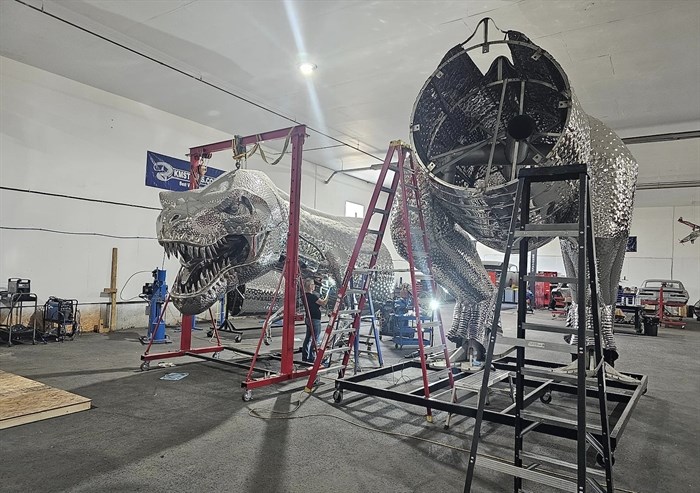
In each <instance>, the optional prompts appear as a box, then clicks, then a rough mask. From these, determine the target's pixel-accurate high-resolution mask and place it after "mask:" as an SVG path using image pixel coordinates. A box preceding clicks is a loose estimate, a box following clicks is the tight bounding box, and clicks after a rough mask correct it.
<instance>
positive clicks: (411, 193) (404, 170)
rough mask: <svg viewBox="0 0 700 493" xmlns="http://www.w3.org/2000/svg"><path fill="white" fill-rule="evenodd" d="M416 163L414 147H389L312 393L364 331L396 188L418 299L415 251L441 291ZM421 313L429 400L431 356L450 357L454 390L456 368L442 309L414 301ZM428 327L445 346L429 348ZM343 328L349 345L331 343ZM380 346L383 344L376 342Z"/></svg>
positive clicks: (338, 395)
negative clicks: (331, 360) (428, 310)
mask: <svg viewBox="0 0 700 493" xmlns="http://www.w3.org/2000/svg"><path fill="white" fill-rule="evenodd" d="M394 155H397V157H398V161H397V164H392V159H393V158H394ZM416 167H417V163H416V162H415V160H414V158H413V153H412V151H411V149H410V147H409V146H408V145H407V144H405V143H404V142H402V141H400V140H399V141H392V142H391V144H390V145H389V150H388V151H387V154H386V158H385V159H384V164H383V166H382V169H381V171H380V173H379V178H378V179H377V185H376V187H375V189H374V192H373V194H372V198H371V200H370V203H369V206H368V208H367V211H368V214H367V215H366V216H365V218H364V221H363V223H362V227H361V229H360V234H359V236H358V239H357V242H356V243H355V248H354V249H353V252H352V254H351V256H350V261H349V263H348V267H347V270H346V272H345V276H344V278H343V282H342V284H341V286H340V289H339V292H338V299H337V301H336V304H335V306H334V307H333V311H332V312H331V315H330V318H329V321H328V325H327V327H326V330H325V332H324V335H323V339H322V341H321V343H320V345H319V349H318V352H317V355H316V359H315V360H314V367H313V369H312V371H311V373H310V375H309V380H308V383H307V385H306V388H305V390H306V391H307V392H311V390H312V389H313V387H314V385H315V383H316V379H317V376H318V375H319V374H322V373H332V372H336V371H337V374H338V378H343V376H344V375H345V370H346V368H347V366H348V363H349V359H350V352H351V349H352V348H354V347H355V340H356V338H357V336H358V334H359V328H360V322H361V316H362V310H363V309H364V307H365V304H366V303H367V302H368V301H369V298H370V297H369V287H370V283H371V280H372V277H373V275H374V274H375V273H376V272H377V268H376V264H377V257H378V253H379V249H380V247H381V245H382V239H383V238H384V233H385V232H386V230H387V227H388V225H389V215H390V212H391V207H392V205H393V203H394V198H395V196H396V191H397V189H398V187H399V186H401V190H402V192H403V193H402V195H401V197H402V200H401V202H400V203H399V204H398V206H399V207H401V208H402V210H401V212H402V217H403V221H404V224H403V226H404V228H405V231H406V243H407V245H406V246H407V253H408V259H409V271H410V274H411V287H412V294H413V299H414V300H418V285H417V280H416V278H417V275H418V274H417V272H416V265H415V260H414V258H415V257H414V255H415V256H416V257H419V256H421V257H423V260H425V262H424V265H425V266H427V270H428V272H427V273H425V274H426V276H424V278H425V279H427V280H428V285H429V288H430V290H431V292H432V293H437V284H436V282H435V279H434V277H433V275H432V264H431V262H430V257H429V256H428V255H427V252H429V251H430V249H429V245H428V238H427V236H426V235H425V220H424V218H423V212H422V210H421V198H420V194H419V189H418V177H417V168H416ZM390 171H391V172H392V173H393V177H392V178H391V186H389V187H385V186H384V183H385V180H386V179H387V175H388V173H389V172H390ZM381 195H384V196H385V199H384V200H383V202H384V205H383V207H377V204H378V202H380V196H381ZM409 211H410V212H414V213H416V214H417V215H418V223H417V224H412V223H411V221H410V219H409V217H410V216H409ZM375 217H377V218H380V224H379V226H378V227H370V223H371V221H372V219H373V218H375ZM415 233H418V234H419V235H420V236H421V239H420V240H419V242H417V243H418V248H417V249H415V248H414V239H413V236H414V234H415ZM368 235H374V243H373V245H374V246H373V248H372V250H371V251H370V252H369V253H370V257H369V258H370V260H369V262H368V265H367V266H359V265H358V258H359V256H360V252H361V251H362V252H363V253H365V249H364V246H363V245H364V242H365V238H366V237H367V236H368ZM358 275H359V276H361V279H362V282H361V283H360V284H361V286H360V287H359V288H356V287H351V286H353V284H352V281H353V279H356V278H357V277H356V276H358ZM349 294H355V295H358V296H359V299H358V301H357V304H356V306H354V307H352V308H350V309H345V307H344V306H343V303H344V300H346V296H347V295H349ZM414 309H415V312H416V319H417V324H416V331H417V335H418V340H419V358H420V363H421V374H422V380H423V394H424V397H425V399H426V401H429V399H430V385H429V381H428V361H429V358H430V359H435V358H437V357H438V353H439V354H441V357H442V358H444V360H445V361H446V367H447V371H448V374H449V383H450V390H451V388H452V386H453V384H454V379H453V374H452V369H451V367H450V360H449V353H448V351H447V339H446V338H445V333H444V330H443V327H442V319H441V317H440V314H439V311H437V310H436V316H435V320H434V321H433V322H423V321H422V320H421V316H420V306H419V304H418V303H417V302H416V303H415V306H414ZM344 314H351V315H352V316H353V323H352V327H349V328H341V327H336V321H337V320H338V317H339V316H341V315H344ZM427 327H436V328H438V332H439V334H440V345H439V346H437V347H436V346H434V347H432V348H426V347H425V344H424V343H423V329H424V328H427ZM339 332H347V333H348V335H349V338H348V345H347V346H342V347H340V348H331V347H330V344H331V341H332V340H333V338H334V337H335V336H336V335H338V333H339ZM374 334H375V337H376V339H377V342H379V341H378V339H379V335H378V332H377V330H376V327H375V329H374ZM377 346H378V345H377ZM333 352H338V353H342V355H343V358H342V361H340V363H339V364H330V365H328V366H327V367H323V368H322V361H323V360H324V355H327V354H329V353H333ZM342 398H343V394H342V389H339V388H336V390H335V392H334V393H333V399H334V400H335V401H336V402H337V403H339V402H341V401H342ZM426 409H427V419H428V421H432V411H431V409H430V405H429V403H428V404H427V405H426Z"/></svg>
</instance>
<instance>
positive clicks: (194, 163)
mask: <svg viewBox="0 0 700 493" xmlns="http://www.w3.org/2000/svg"><path fill="white" fill-rule="evenodd" d="M200 157H201V154H196V153H193V152H192V151H190V190H195V189H197V188H199V158H200Z"/></svg>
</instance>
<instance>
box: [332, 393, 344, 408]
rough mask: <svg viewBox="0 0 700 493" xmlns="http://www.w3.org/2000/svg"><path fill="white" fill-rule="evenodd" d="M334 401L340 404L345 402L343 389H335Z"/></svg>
mask: <svg viewBox="0 0 700 493" xmlns="http://www.w3.org/2000/svg"><path fill="white" fill-rule="evenodd" d="M333 402H335V403H336V404H340V403H341V402H343V391H342V390H340V389H336V390H334V391H333Z"/></svg>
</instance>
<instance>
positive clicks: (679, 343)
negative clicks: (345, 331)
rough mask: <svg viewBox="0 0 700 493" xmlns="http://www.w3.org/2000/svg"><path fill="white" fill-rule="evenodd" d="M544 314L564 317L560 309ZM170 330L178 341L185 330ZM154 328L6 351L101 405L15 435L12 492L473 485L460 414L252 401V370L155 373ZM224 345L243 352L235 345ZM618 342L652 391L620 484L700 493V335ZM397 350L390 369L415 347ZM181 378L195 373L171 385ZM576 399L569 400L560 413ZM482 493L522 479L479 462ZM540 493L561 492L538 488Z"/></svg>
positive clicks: (388, 348) (271, 393)
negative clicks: (149, 360) (149, 357)
mask: <svg viewBox="0 0 700 493" xmlns="http://www.w3.org/2000/svg"><path fill="white" fill-rule="evenodd" d="M534 318H539V319H541V320H542V321H545V322H548V321H551V316H550V315H549V314H548V313H547V312H536V313H535V315H534ZM503 320H504V326H505V327H506V329H505V332H506V334H507V335H512V334H509V332H511V330H512V329H510V328H509V327H512V321H513V312H512V311H510V312H504V315H503ZM255 323H257V322H255ZM255 323H254V324H255ZM554 323H558V324H561V323H562V322H561V321H554ZM168 332H169V333H170V334H171V336H172V337H173V339H174V340H175V341H176V342H177V339H178V335H177V331H174V330H172V329H169V330H168ZM142 334H143V331H141V332H137V331H134V330H126V331H121V332H116V333H112V334H108V335H97V334H85V335H82V336H80V337H78V338H76V340H74V341H67V342H64V343H50V344H48V345H36V346H32V345H26V346H13V347H12V348H6V347H0V368H1V369H3V370H5V371H9V372H13V373H16V374H19V375H22V376H25V377H28V378H33V379H36V380H39V381H41V382H44V383H46V384H49V385H53V386H55V387H58V388H61V389H65V390H70V391H73V392H76V393H78V394H80V395H84V396H87V397H90V398H91V399H92V400H93V408H92V409H91V410H89V411H85V412H81V413H77V414H73V415H69V416H64V417H60V418H54V419H50V420H46V421H40V422H36V423H32V424H28V425H23V426H19V427H15V428H10V429H5V430H0V491H3V492H54V491H56V492H57V491H71V492H109V491H114V492H121V491H149V492H171V491H222V492H241V493H243V492H254V493H259V492H260V493H266V492H270V493H277V492H279V493H286V492H290V493H291V492H304V493H313V492H328V491H342V492H368V491H381V492H429V491H440V492H446V491H449V492H456V491H462V488H463V485H464V476H465V470H466V453H465V451H464V449H465V448H468V446H469V444H470V439H471V428H472V426H473V420H464V419H462V420H457V421H456V422H455V424H454V425H453V426H452V427H451V428H450V429H449V430H445V429H443V423H444V419H445V414H444V413H437V414H436V419H435V422H434V423H433V424H429V423H427V422H426V421H425V418H424V416H423V414H424V410H423V409H421V408H416V407H410V406H406V405H400V404H398V403H394V402H389V401H383V400H380V399H376V398H374V397H367V396H359V395H357V394H355V395H353V394H351V393H346V395H345V400H344V401H343V403H342V404H341V405H335V404H333V401H332V398H331V394H332V390H333V385H332V380H330V379H326V380H324V381H323V383H322V385H321V386H320V387H319V388H318V389H317V390H316V391H315V392H314V393H313V394H311V395H310V396H309V395H307V394H304V393H303V391H302V389H303V386H304V383H305V382H304V381H292V382H290V383H288V384H286V385H283V386H271V387H266V388H263V389H259V390H256V391H255V393H254V398H253V400H252V401H250V402H247V403H245V402H242V400H241V388H240V383H241V381H242V380H243V379H244V376H245V371H244V370H239V369H235V368H231V367H225V366H223V365H219V364H216V363H209V362H201V361H198V360H193V359H190V358H181V359H177V360H169V361H172V362H174V363H176V365H177V366H176V367H174V368H158V367H157V364H154V365H152V369H151V370H150V371H148V372H140V371H138V366H139V363H140V360H139V356H140V354H141V353H142V352H143V346H141V344H139V343H138V336H139V335H142ZM257 335H258V334H257V332H251V333H247V334H246V337H245V338H244V340H243V342H242V343H240V345H239V346H240V347H242V348H245V349H251V348H254V346H255V342H256V338H257ZM194 337H195V344H196V345H200V346H202V345H205V344H207V340H208V338H207V337H206V335H205V333H204V332H203V331H202V332H195V336H194ZM223 337H224V338H225V339H226V340H227V342H229V343H230V344H231V345H235V344H234V343H233V342H232V337H231V336H230V335H228V334H225V335H224V336H223ZM298 337H299V339H300V340H301V338H302V337H303V334H302V333H301V331H300V332H299V335H298ZM555 337H556V336H555ZM300 340H299V342H298V343H297V346H298V345H299V344H300ZM617 343H618V347H619V349H620V352H621V355H622V356H621V358H620V360H619V361H618V364H617V368H618V369H620V370H623V371H630V372H634V373H644V374H647V375H649V391H648V393H647V394H646V395H645V396H643V397H642V398H641V400H640V402H639V405H638V406H637V408H636V410H635V412H634V414H633V415H632V417H631V420H630V422H629V424H628V426H627V429H626V430H625V433H624V435H623V437H622V439H621V441H620V444H619V446H618V449H617V451H616V465H615V479H616V486H617V487H618V488H619V489H620V491H623V492H625V491H635V492H649V493H653V492H674V493H675V492H693V491H698V490H699V489H700V459H699V457H700V424H699V423H698V418H700V375H699V373H698V370H700V357H699V354H698V353H699V351H700V325H699V324H698V323H696V322H690V323H689V324H688V327H687V328H686V329H684V330H680V329H671V328H661V329H660V331H659V336H658V337H644V336H637V335H631V334H624V333H620V334H618V336H617ZM278 344H279V340H278V339H276V340H275V342H274V343H273V346H272V348H273V349H274V348H275V347H278ZM382 344H383V347H384V352H385V358H386V361H387V362H393V361H398V360H402V359H403V356H404V354H405V353H409V352H411V351H412V349H407V348H405V349H404V350H395V349H394V347H393V343H391V342H390V341H387V340H385V341H383V343H382ZM176 345H177V344H173V345H169V346H161V347H158V348H156V349H155V350H156V351H160V350H169V349H173V346H176ZM545 354H546V353H542V355H537V354H533V355H532V356H533V357H535V358H538V357H541V356H543V355H545ZM222 356H223V357H224V358H231V357H233V353H229V352H224V354H223V355H222ZM547 356H551V355H547ZM170 372H186V373H188V376H187V377H186V378H184V379H183V380H180V381H163V380H160V377H162V376H163V375H164V374H166V373H170ZM387 378H390V377H387ZM387 383H388V382H387ZM494 399H495V400H496V401H497V400H498V396H495V397H494ZM564 401H565V398H564V397H563V396H562V397H561V398H558V397H557V396H556V395H555V396H554V399H553V402H552V406H556V405H558V402H561V403H563V402H564ZM497 404H498V402H494V405H497ZM273 411H274V412H273ZM256 414H257V415H259V416H262V417H264V418H273V419H261V418H260V417H255V415H256ZM378 430H381V431H383V432H385V433H382V432H380V431H378ZM388 433H394V434H393V435H391V434H388ZM529 436H532V437H533V438H532V441H531V442H528V446H529V447H532V449H531V450H539V451H540V452H542V453H549V454H550V455H555V456H558V457H566V455H567V454H568V453H570V452H569V451H570V450H571V448H572V443H571V442H566V441H562V440H556V439H551V438H547V437H542V436H539V435H537V434H531V435H529ZM482 438H483V439H482V443H483V447H482V448H481V449H480V451H482V452H485V453H488V454H492V455H496V456H500V457H505V458H510V457H511V456H512V430H511V429H504V428H503V427H495V426H492V425H489V426H487V427H486V429H485V431H484V434H483V437H482ZM418 439H422V440H418ZM501 446H502V447H501ZM474 491H479V492H481V491H484V492H510V491H512V479H511V478H510V477H508V476H505V475H501V474H496V473H492V472H490V471H487V470H485V469H483V468H482V469H479V468H478V467H477V479H476V481H475V484H474ZM529 491H534V492H537V493H540V492H546V491H550V490H548V489H544V488H539V487H538V486H536V485H535V486H534V487H533V486H531V487H530V488H529Z"/></svg>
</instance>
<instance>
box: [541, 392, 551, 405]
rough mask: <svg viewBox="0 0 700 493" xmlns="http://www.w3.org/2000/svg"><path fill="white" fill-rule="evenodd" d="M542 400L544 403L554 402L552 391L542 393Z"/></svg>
mask: <svg viewBox="0 0 700 493" xmlns="http://www.w3.org/2000/svg"><path fill="white" fill-rule="evenodd" d="M540 401H542V403H543V404H549V403H550V402H552V393H551V392H548V393H546V394H543V395H541V396H540Z"/></svg>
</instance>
